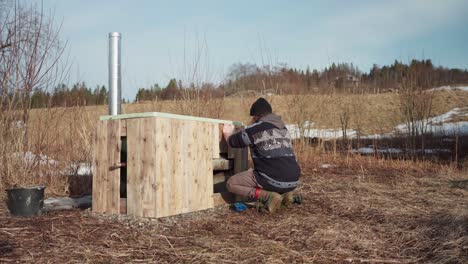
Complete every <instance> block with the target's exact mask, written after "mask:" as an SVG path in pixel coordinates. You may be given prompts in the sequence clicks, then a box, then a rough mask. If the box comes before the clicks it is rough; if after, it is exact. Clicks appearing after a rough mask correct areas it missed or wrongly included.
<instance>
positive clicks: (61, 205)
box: [44, 195, 92, 211]
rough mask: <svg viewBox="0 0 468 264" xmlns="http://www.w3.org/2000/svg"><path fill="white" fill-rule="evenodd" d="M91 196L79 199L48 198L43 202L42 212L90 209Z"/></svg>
mask: <svg viewBox="0 0 468 264" xmlns="http://www.w3.org/2000/svg"><path fill="white" fill-rule="evenodd" d="M91 203H92V196H91V195H86V196H83V197H79V198H71V197H58V198H55V197H50V198H47V199H45V200H44V210H45V211H53V210H72V209H76V208H88V207H91Z"/></svg>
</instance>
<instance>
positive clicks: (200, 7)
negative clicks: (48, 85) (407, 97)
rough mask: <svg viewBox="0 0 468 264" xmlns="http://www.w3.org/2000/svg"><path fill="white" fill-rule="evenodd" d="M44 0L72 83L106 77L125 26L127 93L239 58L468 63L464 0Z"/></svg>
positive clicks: (204, 75)
mask: <svg viewBox="0 0 468 264" xmlns="http://www.w3.org/2000/svg"><path fill="white" fill-rule="evenodd" d="M33 1H37V2H40V1H39V0H33ZM42 1H43V3H44V8H45V9H46V10H52V11H53V12H54V16H55V20H56V22H58V23H62V28H61V35H62V39H63V40H64V41H67V42H68V48H69V54H70V55H69V56H70V59H71V61H72V63H73V66H72V68H71V72H70V79H69V82H70V83H74V82H76V81H85V82H86V83H87V84H89V85H91V86H95V85H97V84H104V85H106V86H107V82H108V81H107V45H108V37H107V35H108V33H109V32H111V31H118V32H121V33H122V36H123V38H122V60H123V61H122V63H123V65H122V67H123V76H122V78H123V96H124V97H125V98H127V99H130V100H133V99H134V98H135V93H136V90H137V89H138V87H148V86H149V85H151V84H153V83H159V84H160V85H161V86H165V85H166V84H167V82H168V81H169V79H170V78H172V77H176V78H178V79H184V80H190V79H192V78H194V77H193V73H194V72H195V75H196V76H195V78H196V79H197V80H205V81H220V80H223V79H224V76H225V75H226V73H227V72H228V70H229V67H230V66H231V65H232V64H233V63H238V62H242V63H246V62H250V63H256V64H257V65H264V64H277V63H286V64H287V65H289V66H292V67H297V68H302V69H305V68H306V67H307V66H310V68H311V69H312V68H318V69H322V68H324V67H326V66H327V65H329V64H330V63H331V62H353V63H354V64H355V65H357V66H358V67H359V68H360V69H361V70H364V71H368V70H369V68H370V67H371V66H372V64H374V63H376V64H378V65H384V64H390V63H393V61H394V60H395V59H398V60H401V61H403V62H408V61H409V60H411V59H412V58H417V59H421V58H426V59H432V60H433V62H434V63H435V64H436V65H444V66H449V67H457V68H463V69H465V68H468V1H466V0H438V1H436V0H394V1H378V0H367V1H365V0H362V1H344V0H343V1H329V0H328V1H325V0H324V1H306V0H304V1H292V0H290V1H286V0H284V1H274V0H269V1H247V0H236V1H221V0H212V1H205V0H197V1H154V0H153V1H150V0H148V1H142V0H140V1H130V0H120V1H119V0H114V1H111V0H107V1H104V0H99V1H97V0H42ZM196 61H199V63H198V64H197V65H198V66H197V68H196V69H195V64H196V63H195V62H196Z"/></svg>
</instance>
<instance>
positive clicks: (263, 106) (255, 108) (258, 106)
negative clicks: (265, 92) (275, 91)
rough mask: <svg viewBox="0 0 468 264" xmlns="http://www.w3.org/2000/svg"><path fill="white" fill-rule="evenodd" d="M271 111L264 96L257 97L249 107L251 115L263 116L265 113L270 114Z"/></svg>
mask: <svg viewBox="0 0 468 264" xmlns="http://www.w3.org/2000/svg"><path fill="white" fill-rule="evenodd" d="M271 112H272V109H271V105H270V104H269V103H268V101H267V100H266V99H265V98H262V97H260V98H258V99H257V101H255V103H253V104H252V107H250V115H251V116H264V115H267V114H271Z"/></svg>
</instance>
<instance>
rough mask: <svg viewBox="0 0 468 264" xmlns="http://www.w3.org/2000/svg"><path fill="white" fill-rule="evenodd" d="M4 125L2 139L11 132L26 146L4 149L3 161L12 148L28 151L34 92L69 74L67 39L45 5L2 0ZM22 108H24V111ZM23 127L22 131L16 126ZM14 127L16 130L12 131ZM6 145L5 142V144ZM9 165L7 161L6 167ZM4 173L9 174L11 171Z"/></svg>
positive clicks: (0, 105)
mask: <svg viewBox="0 0 468 264" xmlns="http://www.w3.org/2000/svg"><path fill="white" fill-rule="evenodd" d="M0 6H1V7H2V8H1V11H0V123H1V126H0V129H1V130H2V131H1V132H2V139H1V140H2V141H3V140H4V141H5V142H9V141H10V140H12V138H11V136H13V137H14V140H16V141H22V143H21V144H10V146H12V147H13V146H18V145H22V149H4V150H2V151H1V154H0V155H2V156H3V157H2V161H7V160H6V159H7V156H8V155H10V156H11V154H12V152H21V151H22V152H26V151H29V150H30V148H31V146H30V143H29V129H28V121H29V113H30V109H31V96H32V93H33V92H34V91H36V90H45V89H49V88H51V87H53V86H54V85H56V84H58V83H59V82H60V81H63V79H64V77H65V76H66V74H67V72H68V71H67V70H68V68H67V65H68V62H67V61H66V60H62V57H63V55H64V52H65V47H66V43H63V42H62V41H61V40H60V38H59V33H60V28H61V27H60V26H58V27H57V26H56V24H55V23H54V20H53V15H52V14H46V13H45V12H44V10H43V7H42V5H37V4H24V3H23V2H22V1H13V0H12V1H7V0H4V1H0ZM20 110H21V111H20ZM18 129H19V130H21V131H20V132H21V133H18V131H16V130H18ZM12 130H14V131H16V132H14V133H13V134H12ZM2 145H4V144H2ZM5 168H7V166H6V165H5V163H4V165H3V168H2V170H3V169H5ZM2 174H3V175H9V172H7V173H5V171H2Z"/></svg>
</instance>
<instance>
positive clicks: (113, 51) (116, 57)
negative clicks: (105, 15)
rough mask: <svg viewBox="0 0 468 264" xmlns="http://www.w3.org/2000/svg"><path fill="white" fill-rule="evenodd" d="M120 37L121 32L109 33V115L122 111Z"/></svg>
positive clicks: (118, 113)
mask: <svg viewBox="0 0 468 264" xmlns="http://www.w3.org/2000/svg"><path fill="white" fill-rule="evenodd" d="M121 38H122V34H120V33H119V32H110V33H109V115H120V114H121V113H122V110H121V98H122V88H121V87H122V78H121V71H120V66H121V60H120V39H121Z"/></svg>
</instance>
